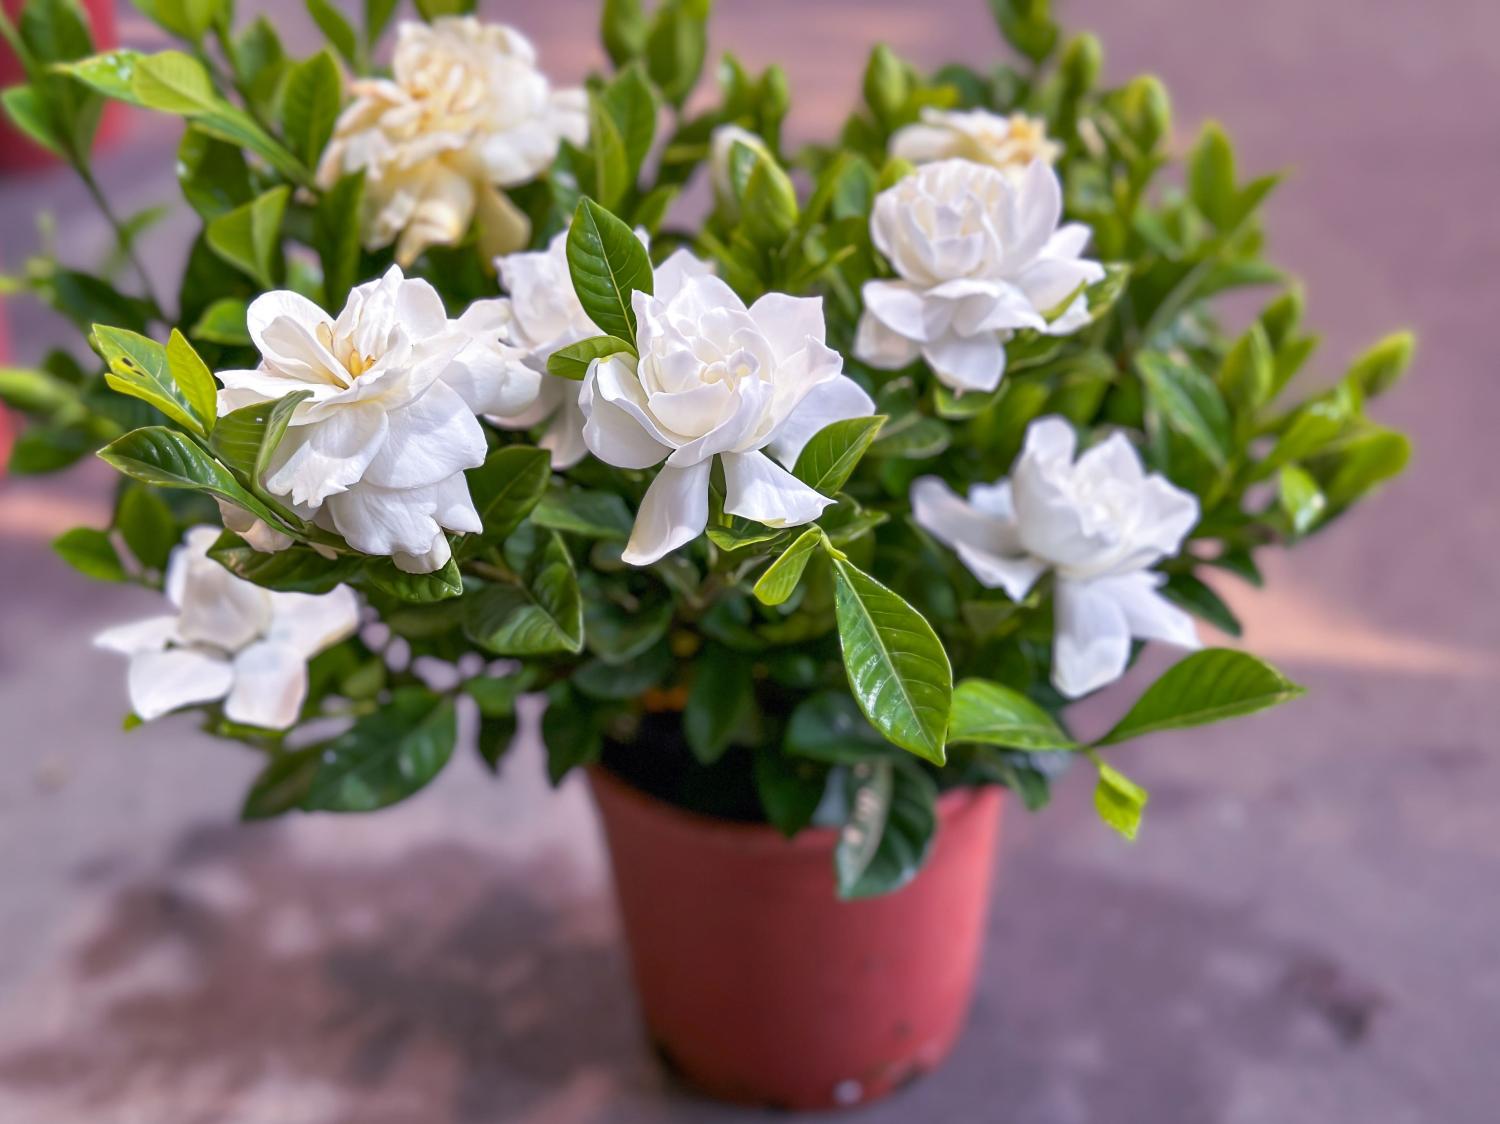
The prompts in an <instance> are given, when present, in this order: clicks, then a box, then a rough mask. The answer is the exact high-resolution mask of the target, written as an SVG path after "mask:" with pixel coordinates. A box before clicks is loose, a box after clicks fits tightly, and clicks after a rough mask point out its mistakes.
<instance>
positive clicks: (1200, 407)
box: [1135, 351, 1231, 469]
mask: <svg viewBox="0 0 1500 1124" xmlns="http://www.w3.org/2000/svg"><path fill="white" fill-rule="evenodd" d="M1135 362H1136V370H1137V371H1139V372H1140V375H1141V379H1142V381H1143V382H1144V383H1145V384H1146V392H1147V394H1148V395H1149V396H1150V398H1151V402H1152V404H1153V405H1154V406H1155V407H1156V408H1157V409H1158V410H1160V411H1161V414H1162V417H1163V418H1165V419H1166V422H1167V424H1168V425H1170V426H1171V427H1172V428H1173V429H1174V430H1176V431H1177V432H1178V433H1180V434H1182V436H1184V437H1186V438H1187V439H1188V440H1189V441H1191V442H1192V443H1193V445H1194V446H1195V447H1196V448H1197V449H1198V451H1199V452H1201V453H1202V454H1203V455H1204V456H1205V457H1206V458H1207V459H1208V461H1209V463H1211V464H1212V465H1213V466H1214V467H1215V468H1219V469H1222V468H1223V467H1224V466H1225V465H1226V464H1227V463H1228V460H1229V448H1230V443H1231V437H1230V423H1229V409H1228V407H1227V406H1226V405H1225V403H1224V397H1223V395H1222V394H1220V393H1219V388H1218V387H1217V386H1215V385H1214V383H1213V380H1212V379H1210V378H1208V377H1207V376H1206V375H1204V374H1203V373H1202V372H1201V371H1198V370H1197V369H1196V368H1193V367H1189V366H1187V365H1186V364H1183V363H1179V362H1176V361H1175V360H1172V359H1169V358H1167V356H1165V355H1162V354H1160V353H1158V352H1149V351H1147V352H1141V353H1140V354H1139V355H1137V356H1136V361H1135Z"/></svg>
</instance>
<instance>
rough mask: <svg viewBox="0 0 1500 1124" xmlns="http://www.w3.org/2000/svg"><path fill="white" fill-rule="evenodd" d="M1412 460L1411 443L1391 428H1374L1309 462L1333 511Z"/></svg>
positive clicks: (1389, 476)
mask: <svg viewBox="0 0 1500 1124" xmlns="http://www.w3.org/2000/svg"><path fill="white" fill-rule="evenodd" d="M1410 459H1411V441H1410V439H1409V438H1408V437H1407V436H1406V435H1405V434H1403V433H1397V432H1396V431H1395V430H1391V429H1375V428H1371V429H1368V430H1365V431H1364V432H1361V433H1358V434H1356V435H1355V436H1353V437H1350V438H1348V439H1347V440H1344V441H1342V442H1340V443H1339V445H1338V446H1337V447H1336V448H1334V449H1333V450H1330V452H1329V454H1328V455H1327V456H1325V457H1320V458H1318V460H1317V461H1315V462H1309V468H1310V469H1311V470H1312V471H1313V472H1314V475H1315V476H1316V477H1317V479H1318V482H1319V484H1320V485H1321V486H1322V489H1323V494H1324V495H1325V496H1326V497H1327V498H1328V507H1329V510H1330V511H1331V512H1339V511H1343V510H1344V509H1345V508H1346V507H1348V506H1349V505H1350V504H1352V503H1353V502H1354V501H1355V500H1357V499H1359V498H1360V497H1361V496H1364V495H1366V494H1367V493H1368V492H1369V491H1370V490H1371V489H1373V488H1374V487H1375V486H1376V485H1377V484H1380V483H1382V482H1383V481H1385V480H1389V479H1390V478H1391V477H1393V476H1396V475H1398V474H1399V473H1401V472H1402V470H1404V469H1405V468H1406V464H1407V461H1409V460H1410Z"/></svg>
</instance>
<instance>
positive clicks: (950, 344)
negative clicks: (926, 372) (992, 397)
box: [922, 332, 1005, 391]
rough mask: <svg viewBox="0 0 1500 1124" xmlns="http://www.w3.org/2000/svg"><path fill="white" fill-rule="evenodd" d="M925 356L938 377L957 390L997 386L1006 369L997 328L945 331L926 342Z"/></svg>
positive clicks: (923, 350)
mask: <svg viewBox="0 0 1500 1124" xmlns="http://www.w3.org/2000/svg"><path fill="white" fill-rule="evenodd" d="M922 358H923V359H925V360H927V365H928V366H929V367H931V368H932V372H933V374H935V375H937V377H938V379H939V381H941V382H942V383H944V384H945V385H947V386H950V387H952V388H953V389H954V390H979V391H990V390H994V389H995V387H997V386H999V385H1000V376H1001V375H1002V374H1004V373H1005V349H1004V348H1003V347H1001V346H1000V337H999V336H998V335H997V334H996V333H994V332H984V333H981V334H980V335H977V336H967V337H965V336H957V335H945V336H943V337H942V338H941V339H938V340H934V341H933V342H932V343H928V344H923V345H922Z"/></svg>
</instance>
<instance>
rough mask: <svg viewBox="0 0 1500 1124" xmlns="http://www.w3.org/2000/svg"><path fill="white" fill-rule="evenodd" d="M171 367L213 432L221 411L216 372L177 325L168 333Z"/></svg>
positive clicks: (202, 421) (195, 413)
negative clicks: (215, 379)
mask: <svg viewBox="0 0 1500 1124" xmlns="http://www.w3.org/2000/svg"><path fill="white" fill-rule="evenodd" d="M167 370H168V372H169V373H170V374H171V376H172V381H173V383H175V384H176V386H177V389H178V390H179V391H180V392H181V394H182V397H183V398H185V399H186V400H187V403H188V406H189V407H190V408H191V409H192V411H193V416H194V417H195V418H197V419H198V422H199V424H200V425H201V426H202V428H203V429H204V430H205V431H208V432H210V433H211V432H212V431H213V428H214V424H215V422H216V421H217V420H218V412H219V386H218V384H217V383H216V382H214V376H213V372H212V371H210V370H209V369H208V364H207V363H205V362H203V359H202V357H201V356H199V354H198V353H197V352H196V351H194V350H193V345H192V344H190V343H188V341H187V337H186V336H184V335H183V334H182V333H181V332H179V331H178V330H177V329H176V328H173V329H172V334H171V335H170V336H169V337H167Z"/></svg>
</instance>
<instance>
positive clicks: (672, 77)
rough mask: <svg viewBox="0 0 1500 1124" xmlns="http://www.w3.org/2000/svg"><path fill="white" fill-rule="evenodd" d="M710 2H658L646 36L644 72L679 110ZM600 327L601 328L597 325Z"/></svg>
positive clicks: (704, 46)
mask: <svg viewBox="0 0 1500 1124" xmlns="http://www.w3.org/2000/svg"><path fill="white" fill-rule="evenodd" d="M711 3H712V0H662V3H661V4H660V5H659V6H658V7H657V9H656V13H655V16H654V17H653V19H652V21H651V26H650V29H649V30H648V32H647V34H646V70H647V73H649V74H650V76H651V81H653V82H655V83H656V87H657V89H659V90H661V92H662V95H663V96H664V97H665V98H666V99H667V100H668V101H669V102H671V103H672V104H673V105H676V106H681V105H682V104H683V102H685V101H687V97H688V95H689V94H690V93H692V92H693V87H694V86H696V85H697V84H698V75H699V74H700V73H701V72H702V70H703V59H704V57H705V55H707V53H708V27H707V23H708V12H709V8H710V7H711ZM601 326H602V325H601Z"/></svg>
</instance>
